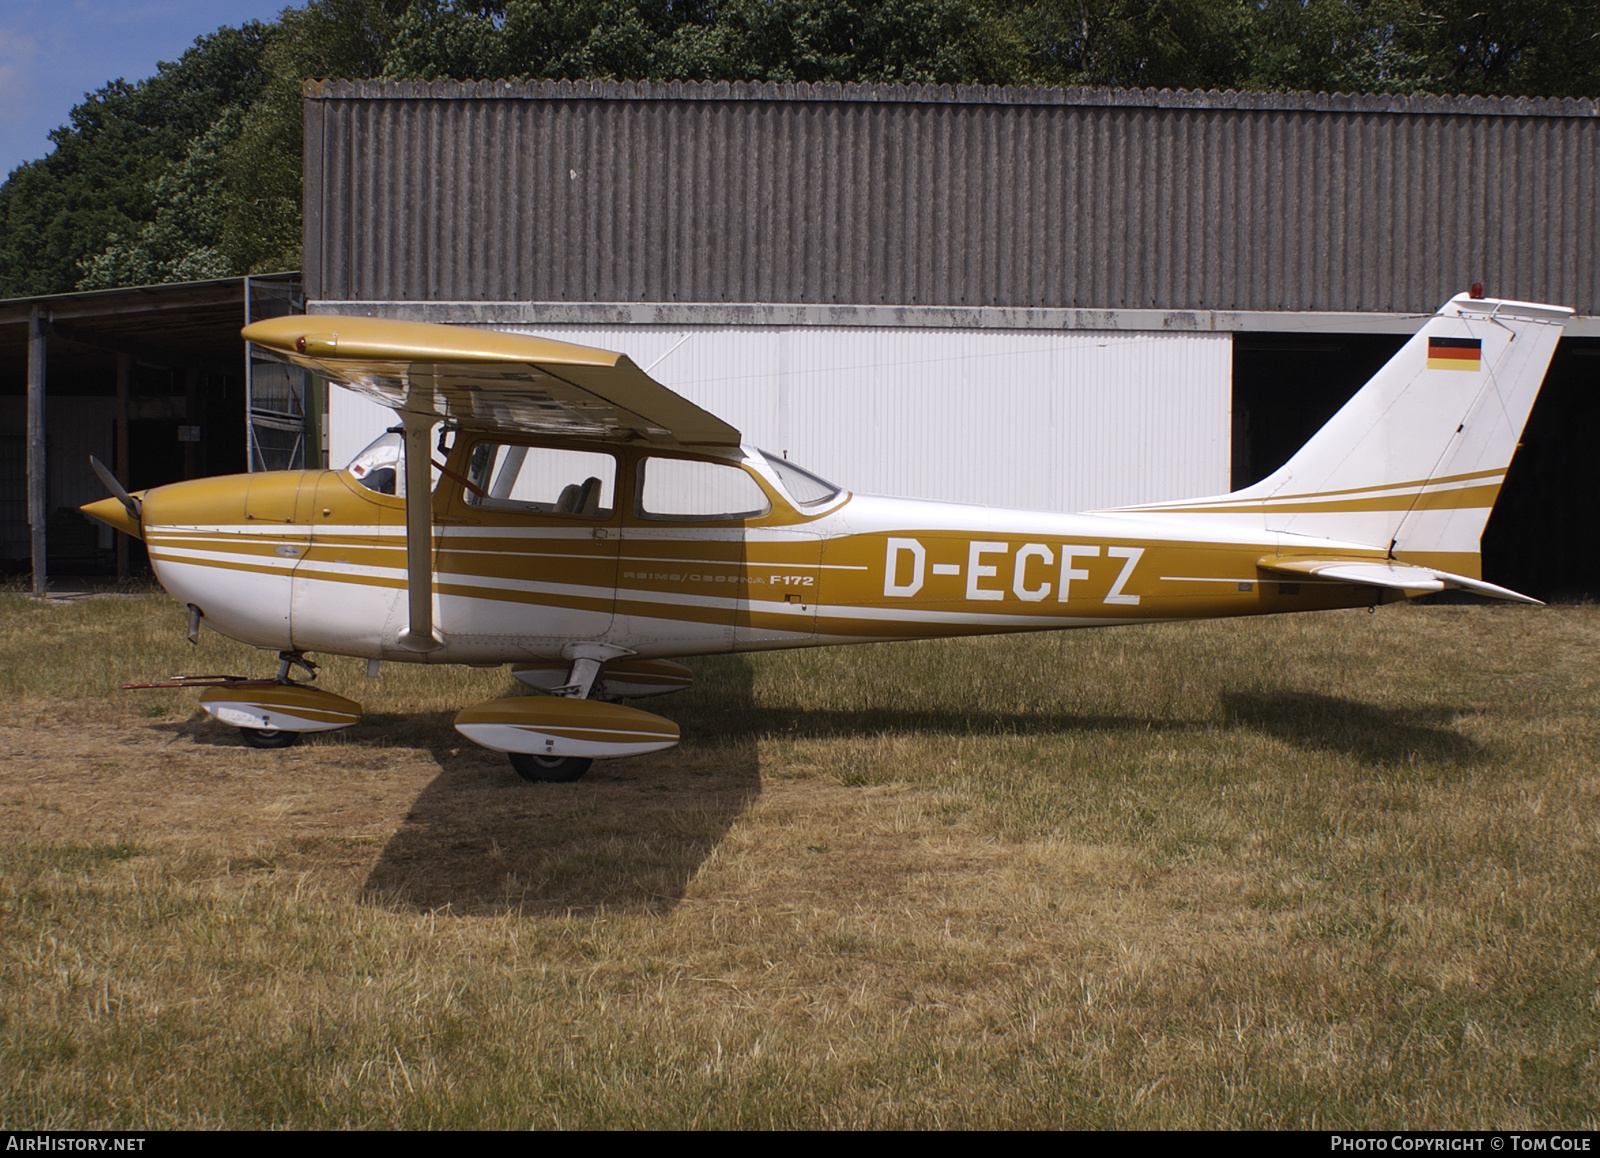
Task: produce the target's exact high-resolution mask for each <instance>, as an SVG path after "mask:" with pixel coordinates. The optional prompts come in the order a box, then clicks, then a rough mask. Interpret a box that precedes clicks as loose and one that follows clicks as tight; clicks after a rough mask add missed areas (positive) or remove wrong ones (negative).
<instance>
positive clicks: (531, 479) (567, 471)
mask: <svg viewBox="0 0 1600 1158" xmlns="http://www.w3.org/2000/svg"><path fill="white" fill-rule="evenodd" d="M616 481H617V460H616V459H614V458H612V457H611V456H610V455H609V454H602V453H599V452H597V451H587V450H558V449H556V448H553V447H548V446H505V445H500V444H497V443H492V442H480V443H478V444H477V445H476V446H474V447H473V448H472V454H471V456H470V457H469V458H468V460H467V477H466V479H465V480H464V490H465V497H466V501H467V505H468V506H474V507H488V508H492V509H495V510H503V511H527V512H530V513H534V514H541V515H572V516H575V517H578V518H605V517H606V516H607V515H609V514H611V512H612V510H613V508H614V507H615V505H616Z"/></svg>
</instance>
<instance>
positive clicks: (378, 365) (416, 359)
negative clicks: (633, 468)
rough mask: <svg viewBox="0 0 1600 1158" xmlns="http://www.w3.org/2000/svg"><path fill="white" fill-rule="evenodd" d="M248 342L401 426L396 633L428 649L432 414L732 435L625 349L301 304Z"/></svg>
mask: <svg viewBox="0 0 1600 1158" xmlns="http://www.w3.org/2000/svg"><path fill="white" fill-rule="evenodd" d="M243 333H244V338H245V341H247V342H250V343H252V344H254V345H256V346H259V347H260V348H261V349H263V350H266V351H269V352H271V353H273V354H275V355H277V356H278V357H280V358H283V359H284V360H286V361H289V362H293V363H294V364H295V365H297V366H304V367H305V368H306V369H308V370H310V371H311V372H312V373H313V374H316V375H317V376H318V377H321V378H326V379H327V380H328V381H330V382H336V383H338V384H339V385H341V386H345V387H348V388H349V389H351V390H354V391H356V392H357V393H358V394H364V395H366V396H367V397H368V398H372V399H374V400H376V401H378V402H381V403H383V404H384V405H385V406H389V407H392V408H393V409H394V411H395V413H396V414H398V415H399V417H400V423H401V426H402V427H403V428H404V430H405V454H406V461H405V470H406V601H407V607H408V612H409V619H408V621H407V625H406V628H405V630H403V631H402V632H401V633H400V643H401V645H402V646H404V647H408V648H411V649H412V650H415V651H422V652H427V651H433V650H435V649H437V648H439V647H440V646H442V641H441V640H440V638H439V635H438V633H437V632H436V631H435V630H434V625H433V565H432V560H433V511H432V509H431V494H432V489H433V488H432V485H431V484H432V477H431V466H430V464H431V463H432V461H433V456H432V450H431V447H430V445H429V443H430V433H431V431H432V429H433V424H434V423H435V422H436V421H438V420H440V419H444V420H446V421H450V422H454V423H456V424H457V425H458V426H460V427H462V428H463V429H467V430H491V431H516V432H519V433H524V434H545V435H555V436H563V435H564V436H566V437H569V438H574V437H577V438H615V439H619V440H633V439H645V440H648V441H649V442H651V443H654V444H656V445H667V446H671V445H681V446H738V445H739V432H738V431H737V430H735V429H734V428H733V427H731V426H729V425H728V424H727V423H726V422H724V421H722V419H720V418H718V417H717V416H716V415H714V414H710V413H708V412H707V411H704V410H702V409H700V407H698V406H696V405H695V404H694V403H692V402H690V401H689V400H688V399H687V398H683V397H680V396H679V395H677V394H674V393H673V392H672V391H671V390H668V389H667V388H666V387H665V386H663V385H661V383H659V382H657V381H656V380H655V379H653V378H651V377H650V375H648V374H646V373H645V372H644V371H643V370H641V369H639V367H638V366H636V365H634V364H633V361H632V360H631V359H630V358H628V357H627V356H626V355H625V354H615V353H612V352H611V351H609V350H596V349H593V348H591V347H589V346H575V345H572V344H571V343H569V342H556V341H552V340H550V339H548V338H536V337H532V336H531V335H528V334H506V333H500V332H497V331H494V330H477V329H471V328H468V327H465V326H440V325H434V324H432V323H430V322H401V321H395V320H393V319H390V318H353V317H344V316H340V315H336V314H309V315H297V316H292V317H286V318H271V319H268V320H267V321H264V322H256V323H254V324H252V325H248V326H246V327H245V328H244V331H243Z"/></svg>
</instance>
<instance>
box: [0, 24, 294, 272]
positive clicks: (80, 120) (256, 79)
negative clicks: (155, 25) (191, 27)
mask: <svg viewBox="0 0 1600 1158" xmlns="http://www.w3.org/2000/svg"><path fill="white" fill-rule="evenodd" d="M267 32H268V30H267V28H266V26H264V25H261V24H258V23H250V24H247V25H245V26H244V27H243V28H223V29H219V30H218V31H217V32H216V33H214V34H212V35H211V36H206V37H202V38H201V39H199V40H198V41H196V42H195V45H194V47H193V48H191V49H189V51H188V52H186V53H184V55H183V56H182V58H180V59H179V60H178V61H177V62H176V63H164V64H162V65H161V67H160V70H159V71H158V72H157V73H156V75H155V76H153V77H151V78H150V79H149V80H145V81H141V82H139V83H138V84H129V83H128V82H126V81H123V80H117V81H113V82H111V83H110V84H108V85H106V86H105V87H104V88H102V89H100V90H99V91H98V92H95V93H92V94H90V96H89V98H88V99H87V100H86V101H84V103H83V104H81V105H78V106H77V107H76V108H75V109H73V110H72V119H71V123H70V124H69V125H65V126H63V127H61V128H59V129H57V130H56V131H55V132H53V133H52V134H51V139H52V140H53V141H54V142H55V146H56V147H55V151H54V152H53V153H51V154H50V155H49V156H48V157H45V158H44V159H42V160H39V161H33V162H30V163H28V164H25V165H22V166H19V167H18V168H17V169H16V170H15V171H13V172H12V174H11V176H10V178H9V179H8V180H7V181H6V183H5V185H4V186H0V295H8V296H9V295H17V294H36V293H64V292H67V291H70V290H73V289H76V288H79V287H80V286H85V285H89V284H94V285H99V284H105V283H104V282H102V281H89V282H86V281H85V279H86V278H94V277H99V276H115V275H114V274H112V272H111V271H112V270H115V269H127V270H129V271H130V272H131V271H132V270H135V269H138V270H146V269H152V268H161V267H162V266H164V265H171V266H172V267H173V268H176V266H177V265H182V264H183V259H182V258H178V259H176V261H174V258H173V255H172V254H171V253H170V252H168V251H169V250H170V248H171V247H170V244H169V243H168V242H167V241H166V240H165V238H164V231H165V232H170V230H171V229H172V228H177V227H181V226H182V225H189V226H193V227H195V228H200V229H204V228H205V225H204V222H205V219H208V218H211V217H213V216H214V214H213V213H212V212H211V211H209V210H200V209H198V207H197V206H195V205H193V204H190V205H188V206H187V207H185V206H182V205H179V204H177V202H178V201H180V200H183V199H184V198H187V199H188V200H189V201H191V202H192V201H193V200H194V199H195V198H204V197H206V196H208V195H210V196H214V195H215V194H214V193H212V194H208V193H207V191H206V190H205V188H204V186H203V184H200V183H201V182H203V181H204V180H205V179H206V176H207V175H208V170H210V169H211V167H212V166H213V165H214V160H212V159H208V156H207V154H208V153H214V150H215V149H216V147H217V146H218V145H219V144H221V143H222V142H221V141H219V140H218V139H217V137H215V136H213V130H214V129H216V127H217V126H218V124H219V122H220V121H224V120H225V119H226V114H227V113H228V112H229V110H234V109H243V108H246V107H248V106H249V105H250V104H251V103H252V102H254V101H255V100H256V99H257V97H259V96H260V94H261V91H262V87H263V81H264V76H263V74H262V69H261V63H262V59H261V58H262V49H263V47H264V43H265V40H266V37H267ZM225 133H226V130H225V129H224V130H223V134H224V135H225ZM185 172H187V178H185V176H184V174H185ZM161 208H165V209H166V210H167V222H166V223H165V224H164V225H163V224H160V223H158V222H157V220H156V218H157V216H158V210H159V209H161ZM146 226H153V227H155V230H154V232H153V233H152V234H151V235H150V236H149V237H146V236H145V229H146ZM215 242H216V238H215V237H214V236H208V235H206V234H205V233H203V232H202V233H200V234H198V235H194V236H192V237H191V238H190V245H189V247H188V248H191V249H193V250H201V249H205V248H207V247H209V246H212V245H214V244H215ZM113 251H115V252H113ZM201 262H202V264H207V263H206V260H205V259H201ZM91 266H93V267H94V268H95V269H96V271H97V272H96V273H93V274H91V273H90V267H91ZM102 269H103V270H104V271H105V272H104V273H103V274H102V273H100V272H99V271H100V270H102Z"/></svg>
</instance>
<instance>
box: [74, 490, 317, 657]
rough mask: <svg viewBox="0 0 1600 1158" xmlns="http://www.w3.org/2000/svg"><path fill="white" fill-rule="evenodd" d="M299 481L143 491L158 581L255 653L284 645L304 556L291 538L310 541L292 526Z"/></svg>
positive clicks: (146, 537)
mask: <svg viewBox="0 0 1600 1158" xmlns="http://www.w3.org/2000/svg"><path fill="white" fill-rule="evenodd" d="M301 480H302V475H301V472H299V471H282V472H276V471H275V472H269V473H264V474H255V475H226V476H223V477H221V478H203V479H191V480H189V481H188V482H180V483H170V484H168V485H167V486H160V487H152V488H151V489H150V490H148V491H145V492H144V493H143V494H142V495H141V496H140V503H141V507H142V510H143V520H142V522H143V526H142V532H143V534H142V536H141V537H142V538H143V539H144V541H145V546H146V547H147V548H148V550H149V552H150V567H151V569H152V570H153V571H154V572H155V576H156V580H157V581H158V582H159V583H160V584H161V586H162V587H164V588H166V590H167V592H168V594H170V595H171V596H172V597H173V598H174V599H176V600H177V601H178V602H179V603H183V604H192V605H194V606H195V607H198V608H199V609H200V612H201V614H202V615H203V616H204V619H205V623H206V625H207V626H208V627H211V628H212V629H213V630H215V631H218V632H220V633H222V634H223V635H226V636H229V637H231V638H233V639H237V640H240V641H242V642H244V643H249V644H252V645H254V646H256V647H270V648H278V649H283V648H287V647H289V646H290V632H289V610H290V599H291V577H292V575H293V572H294V564H295V563H296V562H297V561H298V559H299V557H300V556H301V555H302V554H304V548H303V546H300V547H298V548H297V547H296V546H295V540H296V539H297V537H298V538H302V539H308V538H309V527H306V526H302V525H297V524H296V523H295V503H296V500H297V498H298V495H299V491H300V484H301ZM113 501H114V500H113ZM90 505H91V506H95V507H98V506H99V505H100V504H90ZM89 513H90V514H92V515H94V517H96V518H102V517H103V516H102V515H101V514H100V512H99V511H98V510H95V511H90V512H89ZM106 521H108V522H110V521H111V520H109V519H107V520H106ZM112 525H113V526H116V525H117V524H116V523H114V522H113V523H112ZM119 529H122V528H120V527H119Z"/></svg>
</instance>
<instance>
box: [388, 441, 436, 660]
mask: <svg viewBox="0 0 1600 1158" xmlns="http://www.w3.org/2000/svg"><path fill="white" fill-rule="evenodd" d="M399 413H400V422H401V424H402V426H403V427H404V429H405V440H406V596H407V598H408V600H409V608H408V610H409V613H410V614H409V618H408V620H407V623H406V627H405V630H404V631H402V632H401V633H400V638H399V641H398V642H399V644H400V646H401V647H403V648H406V649H407V650H410V651H434V650H436V649H437V648H440V647H443V646H444V641H443V640H441V639H440V638H439V636H438V634H437V633H436V632H435V631H434V629H433V448H432V446H431V445H430V444H429V438H428V436H429V435H431V434H432V433H433V422H434V416H433V415H431V414H417V413H416V412H414V411H411V410H402V411H400V412H399Z"/></svg>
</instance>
